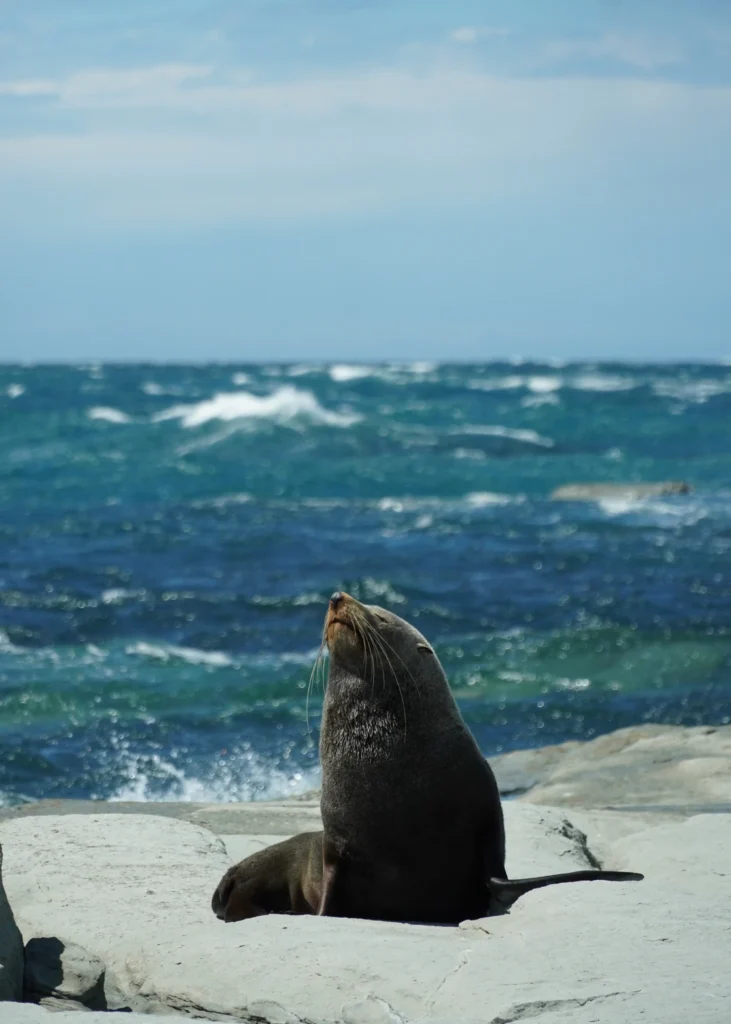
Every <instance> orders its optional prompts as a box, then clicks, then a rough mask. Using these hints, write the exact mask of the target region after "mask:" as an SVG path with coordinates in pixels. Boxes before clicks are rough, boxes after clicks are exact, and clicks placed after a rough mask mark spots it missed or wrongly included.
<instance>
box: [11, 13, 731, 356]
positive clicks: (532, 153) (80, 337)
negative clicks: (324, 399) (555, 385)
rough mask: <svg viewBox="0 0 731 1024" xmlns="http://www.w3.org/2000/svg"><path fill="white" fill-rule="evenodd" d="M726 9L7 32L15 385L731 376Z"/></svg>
mask: <svg viewBox="0 0 731 1024" xmlns="http://www.w3.org/2000/svg"><path fill="white" fill-rule="evenodd" d="M730 182H731V5H729V4H728V3H727V2H726V0H682V2H679V0H633V2H632V3H630V2H629V0H624V2H623V0H582V2H581V3H577V2H575V0H520V2H518V0H510V2H508V0H493V2H491V0H483V2H479V3H478V2H476V0H450V2H446V0H444V2H440V3H436V2H434V0H362V2H359V3H353V2H350V0H237V2H222V0H221V2H216V0H117V2H113V0H106V2H103V3H102V2H99V0H24V3H22V4H12V5H11V4H7V3H5V4H0V360H3V361H11V360H15V359H23V360H29V359H30V360H33V359H35V360H41V359H71V360H87V359H159V360H190V359H202V360H204V359H206V360H207V359H222V360H223V359H226V360H232V361H242V362H243V361H248V360H256V359H262V358H265V359H277V358H278V359H298V360H299V359H330V358H331V359H337V360H341V361H342V360H347V359H349V358H351V357H352V358H354V359H355V358H357V359H358V360H362V359H364V358H371V359H379V358H404V359H414V358H417V359H418V358H426V359H450V358H451V359H455V358H462V359H489V358H496V357H500V356H511V355H523V356H534V357H539V358H542V357H546V358H547V357H552V356H556V357H562V358H587V359H594V360H596V359H613V358H627V357H630V358H645V359H652V358H658V359H662V358H675V359H677V358H689V359H690V358H704V359H716V358H728V357H729V356H731V288H730V287H729V284H728V279H729V267H730V266H731V185H730V184H729V183H730Z"/></svg>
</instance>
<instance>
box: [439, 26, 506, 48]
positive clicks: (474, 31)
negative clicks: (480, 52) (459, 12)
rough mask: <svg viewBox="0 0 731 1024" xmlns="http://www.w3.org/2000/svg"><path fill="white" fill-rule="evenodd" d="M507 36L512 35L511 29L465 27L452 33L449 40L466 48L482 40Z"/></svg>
mask: <svg viewBox="0 0 731 1024" xmlns="http://www.w3.org/2000/svg"><path fill="white" fill-rule="evenodd" d="M507 35H510V29H507V28H498V27H496V26H493V25H463V26H461V27H460V28H455V29H454V30H453V31H452V32H450V33H449V38H450V39H451V40H452V42H454V43H461V44H462V45H464V46H470V45H471V44H472V43H476V42H478V41H479V40H480V39H489V38H491V37H495V36H507Z"/></svg>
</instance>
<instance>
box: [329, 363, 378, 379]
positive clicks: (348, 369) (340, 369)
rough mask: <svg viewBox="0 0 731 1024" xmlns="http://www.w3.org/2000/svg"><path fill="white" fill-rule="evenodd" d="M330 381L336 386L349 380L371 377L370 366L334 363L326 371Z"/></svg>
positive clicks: (371, 370) (371, 369) (371, 368)
mask: <svg viewBox="0 0 731 1024" xmlns="http://www.w3.org/2000/svg"><path fill="white" fill-rule="evenodd" d="M327 372H328V373H329V375H330V379H331V380H334V381H335V382H336V383H337V384H346V383H347V382H348V381H351V380H362V379H363V378H364V377H371V376H372V375H373V367H372V366H355V365H351V364H350V363H336V364H335V365H334V366H331V367H330V368H329V370H328V371H327Z"/></svg>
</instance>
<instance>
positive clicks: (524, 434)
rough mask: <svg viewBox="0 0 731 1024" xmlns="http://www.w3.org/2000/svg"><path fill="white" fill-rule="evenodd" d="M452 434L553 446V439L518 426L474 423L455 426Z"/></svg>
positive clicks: (546, 446)
mask: <svg viewBox="0 0 731 1024" xmlns="http://www.w3.org/2000/svg"><path fill="white" fill-rule="evenodd" d="M452 433H453V434H481V435H484V436H487V437H504V438H507V440H509V441H520V442H522V443H524V444H535V445H538V446H539V447H541V448H553V447H554V445H555V443H556V442H555V441H553V440H552V439H551V438H550V437H544V436H543V435H542V434H538V433H537V432H536V431H535V430H523V429H520V428H513V427H503V426H500V425H496V426H490V425H488V424H482V423H474V424H467V425H465V426H464V427H455V428H454V429H453V430H452Z"/></svg>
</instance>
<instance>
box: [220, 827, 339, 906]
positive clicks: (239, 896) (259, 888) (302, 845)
mask: <svg viewBox="0 0 731 1024" xmlns="http://www.w3.org/2000/svg"><path fill="white" fill-rule="evenodd" d="M321 887H322V832H302V833H300V835H297V836H293V837H292V838H291V839H285V840H284V841H283V842H281V843H276V844H275V845H274V846H268V847H267V848H266V849H264V850H259V851H257V853H253V854H252V855H251V856H250V857H246V858H245V859H244V860H242V861H241V862H240V863H239V864H236V865H235V866H234V867H232V868H229V869H228V871H227V872H226V874H225V875H224V876H223V878H222V879H221V881H220V882H219V884H218V887H217V889H216V891H215V892H214V894H213V899H212V900H211V909H212V910H213V913H214V914H215V915H216V917H218V918H220V920H222V921H226V922H227V923H230V922H232V921H243V920H244V919H245V918H248V917H259V916H260V915H261V914H314V913H315V912H316V911H317V908H318V906H319V904H320V897H321Z"/></svg>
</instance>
